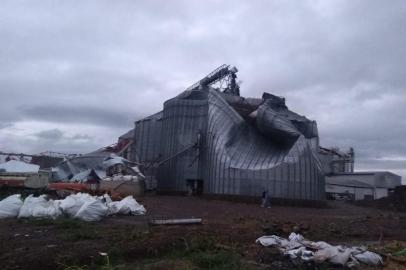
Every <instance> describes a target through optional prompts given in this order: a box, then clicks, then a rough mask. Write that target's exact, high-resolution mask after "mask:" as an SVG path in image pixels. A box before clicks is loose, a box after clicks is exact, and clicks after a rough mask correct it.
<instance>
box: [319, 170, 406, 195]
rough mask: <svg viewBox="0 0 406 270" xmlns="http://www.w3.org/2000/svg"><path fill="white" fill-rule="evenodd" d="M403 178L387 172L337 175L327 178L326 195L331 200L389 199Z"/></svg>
mask: <svg viewBox="0 0 406 270" xmlns="http://www.w3.org/2000/svg"><path fill="white" fill-rule="evenodd" d="M401 179H402V178H401V177H400V176H399V175H396V174H394V173H391V172H387V171H376V172H353V173H337V174H332V175H328V176H326V193H327V197H328V198H331V199H349V200H364V199H374V200H375V199H380V198H383V197H387V196H388V195H389V193H390V192H391V191H392V190H393V189H394V188H395V187H397V186H400V185H401Z"/></svg>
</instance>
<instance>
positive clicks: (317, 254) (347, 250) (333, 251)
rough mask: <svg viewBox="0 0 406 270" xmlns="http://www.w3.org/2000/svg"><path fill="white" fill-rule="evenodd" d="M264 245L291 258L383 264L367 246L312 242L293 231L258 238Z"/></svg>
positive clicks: (340, 263) (348, 263) (378, 256)
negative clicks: (283, 235) (287, 236)
mask: <svg viewBox="0 0 406 270" xmlns="http://www.w3.org/2000/svg"><path fill="white" fill-rule="evenodd" d="M256 242H257V243H260V244H261V245H263V246H266V247H268V246H270V247H276V248H278V249H279V251H280V252H281V253H283V254H284V255H288V256H289V257H290V259H292V260H294V259H297V258H299V259H300V260H301V261H304V262H308V261H314V262H315V263H323V262H324V261H328V262H330V263H332V264H337V265H345V266H348V267H351V266H355V265H358V264H359V263H364V264H368V265H379V264H382V263H383V261H382V257H381V256H380V255H378V254H376V253H374V252H370V251H368V250H367V249H366V248H365V247H345V246H332V245H330V244H328V243H326V242H312V241H308V240H306V239H304V237H303V236H302V235H300V234H297V233H291V234H290V235H289V238H288V239H285V238H282V237H279V236H276V235H271V236H262V237H260V238H258V239H257V240H256Z"/></svg>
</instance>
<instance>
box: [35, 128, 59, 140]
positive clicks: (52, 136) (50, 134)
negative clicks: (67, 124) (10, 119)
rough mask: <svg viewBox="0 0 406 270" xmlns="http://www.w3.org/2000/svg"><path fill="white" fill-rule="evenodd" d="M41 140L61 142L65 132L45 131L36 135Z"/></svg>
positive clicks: (56, 130) (57, 130)
mask: <svg viewBox="0 0 406 270" xmlns="http://www.w3.org/2000/svg"><path fill="white" fill-rule="evenodd" d="M34 135H35V136H36V137H37V138H39V139H46V140H59V139H61V138H62V137H63V132H62V131H60V130H59V129H56V128H55V129H49V130H43V131H41V132H38V133H36V134H34Z"/></svg>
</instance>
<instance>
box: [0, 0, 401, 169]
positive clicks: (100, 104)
mask: <svg viewBox="0 0 406 270" xmlns="http://www.w3.org/2000/svg"><path fill="white" fill-rule="evenodd" d="M405 14H406V2H404V1H403V0H395V1H391V2H390V3H383V2H382V1H379V0H372V1H369V0H356V1H349V0H348V1H339V0H337V1H321V0H315V1H312V0H308V1H300V2H298V1H265V0H264V1H261V0H260V1H255V2H250V3H248V2H246V1H234V0H233V1H231V0H229V1H228V0H225V1H216V0H213V1H204V2H202V1H190V0H178V1H170V2H169V1H163V0H157V1H130V0H128V1H119V2H114V3H113V2H111V1H103V0H102V1H95V0H87V1H80V2H77V1H63V2H62V1H59V2H55V1H51V0H44V1H12V0H10V1H3V2H2V8H1V9H0V104H1V106H0V146H2V147H12V146H13V145H24V146H25V147H26V151H27V152H29V151H36V150H39V149H42V150H54V151H62V150H72V149H75V151H79V152H80V151H81V147H82V149H83V151H85V149H86V150H91V149H90V148H91V147H94V148H98V147H101V146H103V145H101V144H102V143H103V144H105V143H108V142H114V141H115V140H116V137H118V136H119V135H120V134H121V133H124V132H125V131H126V130H127V129H129V128H131V127H132V125H133V122H134V120H136V119H137V118H141V117H143V116H145V115H148V114H152V113H154V112H156V111H158V110H160V109H161V107H162V103H163V101H165V100H166V99H168V98H171V97H173V96H174V95H176V94H178V93H179V92H181V91H182V90H183V89H184V88H185V87H187V86H188V85H190V84H192V83H193V82H195V81H197V80H198V79H200V78H201V77H202V76H204V75H205V74H206V73H208V72H209V71H211V70H212V69H214V68H215V67H217V66H219V65H220V64H223V63H230V64H233V65H236V66H237V67H238V68H239V70H240V72H239V78H240V79H241V80H242V81H243V84H242V89H241V91H242V94H243V95H245V96H258V95H260V94H261V93H262V92H263V91H269V92H272V93H274V94H277V95H281V96H285V97H286V98H287V103H288V105H289V107H290V108H291V109H293V110H296V111H298V112H299V113H302V114H304V115H307V116H309V117H311V118H313V119H315V120H317V121H318V127H319V130H320V135H321V142H322V144H323V145H325V146H330V145H337V146H340V147H344V148H345V147H349V146H354V147H355V150H356V155H357V158H358V160H359V168H362V169H373V168H388V169H390V168H392V169H396V170H398V171H401V170H402V168H403V169H404V170H403V171H405V170H406V162H405V161H403V160H402V159H400V158H399V157H406V144H405V143H404V142H403V141H404V134H406V122H405V121H404V117H405V115H406V107H405V106H404V100H406V94H405V93H406V92H405V86H406V69H405V68H404V65H405V64H404V63H406V46H404V44H406V28H405V27H404V25H405V24H406V16H405ZM35 123H40V124H38V125H36V124H35ZM31 129H36V130H34V131H33V130H31ZM50 130H54V132H55V130H59V131H61V132H62V133H63V135H62V137H60V138H59V139H57V138H56V137H57V136H55V135H57V134H56V133H55V134H54V138H53V139H52V140H51V138H48V139H46V138H45V137H43V135H44V134H43V135H42V137H41V136H39V137H38V136H34V138H30V137H29V136H30V135H32V134H37V135H38V134H42V132H45V135H46V134H47V133H48V135H50V134H49V132H50ZM106 130H108V131H109V132H107V131H106ZM69 131H70V132H71V133H69ZM51 133H52V132H51ZM68 133H69V134H68ZM75 134H76V135H75ZM75 136H77V137H75ZM51 137H52V136H51ZM50 141H52V143H50ZM47 148H48V149H47ZM393 159H396V160H395V161H394V160H393ZM404 175H405V176H406V172H405V174H404Z"/></svg>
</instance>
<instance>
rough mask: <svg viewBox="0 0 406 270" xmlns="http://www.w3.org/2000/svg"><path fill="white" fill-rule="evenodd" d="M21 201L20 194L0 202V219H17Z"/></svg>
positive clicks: (21, 204)
mask: <svg viewBox="0 0 406 270" xmlns="http://www.w3.org/2000/svg"><path fill="white" fill-rule="evenodd" d="M21 206H23V201H22V200H21V195H20V194H15V195H11V196H8V197H7V198H5V199H4V200H2V201H0V218H11V217H17V216H18V213H19V211H20V208H21Z"/></svg>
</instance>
